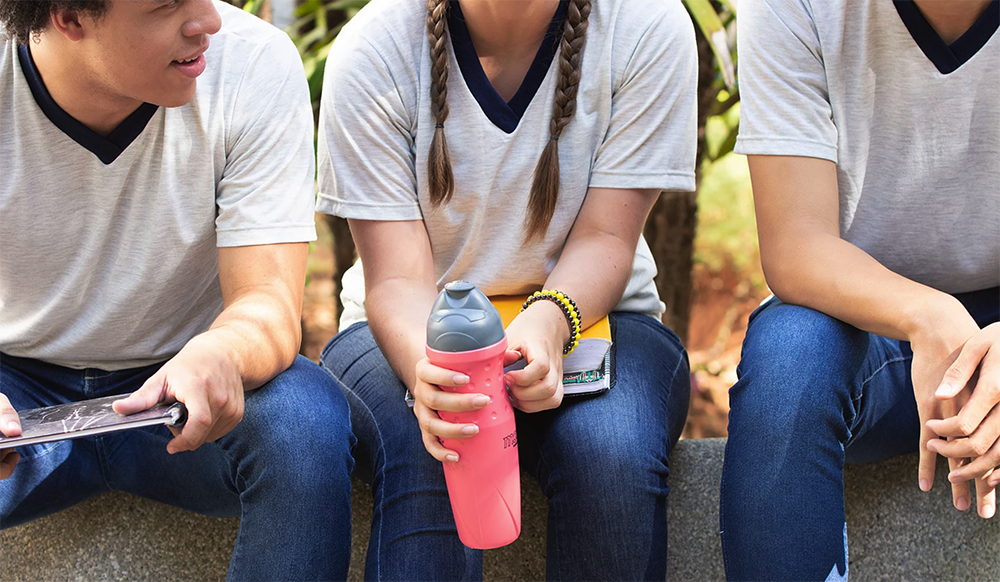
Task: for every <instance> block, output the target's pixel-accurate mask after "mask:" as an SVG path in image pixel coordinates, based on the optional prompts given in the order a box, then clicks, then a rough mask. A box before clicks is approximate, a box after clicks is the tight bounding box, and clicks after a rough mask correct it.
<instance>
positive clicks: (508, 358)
mask: <svg viewBox="0 0 1000 582" xmlns="http://www.w3.org/2000/svg"><path fill="white" fill-rule="evenodd" d="M520 359H521V352H519V351H517V350H507V351H506V352H505V353H504V355H503V365H504V367H505V368H506V367H507V366H509V365H511V364H513V363H514V362H516V361H518V360H520Z"/></svg>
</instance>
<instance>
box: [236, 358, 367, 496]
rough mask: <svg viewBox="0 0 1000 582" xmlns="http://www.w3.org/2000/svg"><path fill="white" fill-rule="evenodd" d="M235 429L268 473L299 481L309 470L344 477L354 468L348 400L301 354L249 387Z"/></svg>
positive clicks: (239, 437)
mask: <svg viewBox="0 0 1000 582" xmlns="http://www.w3.org/2000/svg"><path fill="white" fill-rule="evenodd" d="M232 434H233V436H234V437H236V438H238V439H240V440H241V441H242V442H244V443H245V445H244V446H243V447H242V448H243V450H244V451H245V452H246V453H247V454H252V455H254V456H256V457H258V458H259V459H260V460H262V461H263V462H264V463H265V464H266V466H267V467H268V469H267V470H266V472H267V473H268V474H272V475H275V476H281V477H280V478H284V479H286V480H287V481H288V482H289V483H290V484H291V483H294V484H295V485H294V486H296V487H297V486H300V485H305V484H306V483H307V482H308V476H310V475H316V476H320V477H323V478H328V477H329V476H330V475H338V476H341V477H343V480H346V479H347V476H348V475H350V472H351V470H352V469H353V460H352V458H351V455H350V449H351V447H352V446H353V444H354V440H355V439H354V435H353V434H352V432H351V419H350V412H349V409H348V406H347V401H346V400H345V398H344V396H343V394H342V393H341V391H340V389H339V388H338V387H337V383H336V382H335V381H334V380H333V379H332V378H331V377H330V376H329V375H328V374H327V373H325V372H324V371H323V370H322V369H321V368H320V367H319V366H317V365H316V364H314V363H312V362H310V361H309V360H307V359H306V358H304V357H302V356H299V357H298V358H297V359H296V360H295V362H294V363H293V364H292V366H291V367H290V368H289V369H287V370H285V371H284V372H282V373H281V374H279V375H278V376H276V377H275V378H273V379H272V380H271V381H270V382H268V383H267V384H265V385H264V386H262V387H260V388H259V389H257V390H254V391H252V392H248V393H247V400H246V407H245V411H244V414H243V420H242V421H241V422H240V424H239V425H238V426H237V429H236V430H234V431H233V433H232ZM241 456H242V455H241Z"/></svg>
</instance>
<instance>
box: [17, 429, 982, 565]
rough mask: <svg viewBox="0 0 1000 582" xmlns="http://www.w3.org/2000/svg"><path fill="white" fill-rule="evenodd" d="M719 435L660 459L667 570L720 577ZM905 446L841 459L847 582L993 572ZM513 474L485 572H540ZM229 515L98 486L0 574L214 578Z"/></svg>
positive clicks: (537, 518)
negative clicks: (876, 458)
mask: <svg viewBox="0 0 1000 582" xmlns="http://www.w3.org/2000/svg"><path fill="white" fill-rule="evenodd" d="M724 444H725V441H724V440H723V439H705V440H693V441H682V442H681V443H680V444H679V445H678V446H677V448H676V450H675V452H674V455H673V456H672V457H671V475H672V477H671V487H672V492H671V497H670V503H669V510H668V521H669V526H670V550H669V552H670V553H669V561H668V576H667V577H668V579H669V580H721V579H722V578H723V577H724V575H723V569H722V557H721V547H720V544H719V536H718V530H719V521H718V491H719V481H720V479H721V471H722V455H723V447H724ZM916 463H917V461H916V456H915V455H910V456H905V457H898V458H895V459H889V460H887V461H882V462H879V463H871V464H866V465H853V466H848V468H847V471H846V475H845V481H846V482H847V488H848V493H847V499H846V501H847V515H848V524H849V529H848V535H849V537H850V541H851V562H850V573H851V577H852V579H854V580H900V579H909V580H994V581H995V580H1000V559H998V556H1000V518H995V519H993V520H989V521H984V520H981V519H979V518H978V517H976V516H975V514H974V513H973V512H965V513H961V512H958V511H955V510H954V509H953V508H952V507H951V495H950V490H949V488H948V484H947V482H946V480H945V478H944V476H945V474H946V473H947V471H946V468H945V465H944V463H943V462H942V463H941V464H940V465H939V468H940V470H939V471H938V478H937V482H936V483H935V486H934V491H933V492H932V493H931V494H923V493H921V492H920V491H919V490H918V489H917V487H916V485H915V481H916ZM522 482H523V493H522V495H523V500H522V504H523V508H522V510H523V516H524V518H523V526H522V532H521V537H520V538H519V539H518V541H517V542H515V543H514V544H511V545H510V546H507V547H506V548H502V549H499V550H492V551H489V552H487V553H486V557H485V559H484V577H485V578H486V579H487V580H541V579H543V578H544V575H545V520H546V516H547V513H548V510H547V509H546V506H545V500H544V497H543V496H542V494H541V492H540V491H539V488H538V486H537V484H536V483H535V482H534V481H533V480H532V479H530V478H527V477H525V478H524V479H522ZM352 500H353V503H354V524H355V527H354V530H353V533H354V544H353V555H352V560H351V571H350V575H349V576H350V579H351V580H361V579H362V576H363V571H364V552H365V547H366V545H367V534H368V527H367V525H368V524H369V523H370V520H371V510H370V507H371V491H370V490H369V489H368V486H367V485H364V484H363V483H360V482H358V481H356V480H355V491H354V494H353V495H352ZM237 528H238V521H237V520H235V519H217V518H209V517H203V516H199V515H194V514H191V513H188V512H184V511H180V510H177V509H174V508H171V507H167V506H165V505H161V504H158V503H153V502H149V501H146V500H142V499H138V498H135V497H131V496H129V495H125V494H108V495H104V496H102V497H99V498H97V499H92V500H90V501H88V502H86V503H83V504H81V505H78V506H76V507H73V508H71V509H69V510H66V511H64V512H61V513H59V514H56V515H52V516H49V517H46V518H43V519H40V520H37V521H35V522H32V523H29V524H25V525H22V526H20V527H16V528H12V529H9V530H4V531H2V532H0V579H3V580H12V581H36V580H57V579H58V580H222V579H223V578H225V573H226V568H227V566H228V562H229V553H230V551H231V550H232V545H233V541H234V539H235V537H236V530H237Z"/></svg>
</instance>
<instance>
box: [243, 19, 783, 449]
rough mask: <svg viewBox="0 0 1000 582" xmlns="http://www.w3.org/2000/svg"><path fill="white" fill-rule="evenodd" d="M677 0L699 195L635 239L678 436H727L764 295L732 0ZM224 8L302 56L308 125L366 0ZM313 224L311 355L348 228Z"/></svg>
mask: <svg viewBox="0 0 1000 582" xmlns="http://www.w3.org/2000/svg"><path fill="white" fill-rule="evenodd" d="M400 1H408V2H419V1H420V0H400ZM595 1H600V0H595ZM663 1H671V0H663ZM683 1H684V4H685V6H686V7H687V9H688V11H689V13H690V14H691V16H692V20H693V22H694V23H695V30H696V38H697V43H698V56H699V70H698V149H697V160H696V162H697V166H696V169H697V172H696V178H697V185H698V188H697V191H696V192H694V193H685V192H667V193H664V194H663V195H662V196H661V197H660V199H659V200H658V201H657V204H656V206H655V207H654V209H653V211H652V212H651V213H650V217H649V220H648V221H647V223H646V227H645V230H644V234H645V236H646V239H647V242H649V244H650V248H651V249H652V251H653V254H654V257H655V258H656V261H657V266H658V269H659V272H660V274H659V276H658V277H657V286H658V288H659V291H660V296H661V298H662V299H663V301H664V303H665V304H666V306H667V311H666V313H665V314H664V317H663V320H664V323H666V324H667V325H668V326H670V327H671V329H673V330H674V331H675V332H677V334H678V335H679V336H680V337H682V338H684V339H685V344H686V345H687V347H688V352H689V356H690V359H691V369H692V380H693V386H692V404H691V414H690V416H689V421H688V427H687V428H686V429H685V436H686V437H688V438H694V437H703V436H722V435H725V426H726V418H727V415H728V410H729V406H728V394H727V391H728V388H729V386H731V385H732V383H733V382H735V380H736V372H735V368H736V364H737V363H738V361H739V347H740V343H741V342H742V338H743V334H744V332H745V328H746V320H747V317H748V316H749V314H750V312H751V311H752V310H753V308H754V307H756V305H757V304H758V303H759V302H760V300H761V299H763V298H764V297H765V296H766V295H767V293H768V291H767V288H766V286H765V284H764V279H763V275H762V273H761V269H760V261H759V257H758V251H757V232H756V226H755V221H754V215H753V198H752V196H751V192H750V181H749V172H748V170H747V166H746V159H745V158H744V157H743V156H737V155H735V154H733V153H732V152H733V147H734V145H735V143H736V135H737V133H738V130H739V91H738V89H737V86H738V85H737V77H738V74H737V64H738V59H737V54H736V42H735V39H736V14H737V6H738V5H737V2H736V1H735V0H683ZM234 2H235V3H236V4H237V5H240V6H242V7H243V9H244V10H246V11H248V12H251V13H253V14H257V15H258V16H261V17H262V18H265V19H267V20H271V21H273V22H274V23H275V24H277V25H280V26H282V27H284V28H285V29H286V31H287V32H288V33H289V35H290V36H291V38H292V40H293V42H294V43H295V45H296V47H297V48H298V50H299V53H300V54H301V56H302V63H303V66H304V68H305V72H306V76H307V78H308V82H309V90H310V94H311V97H312V102H313V111H314V113H315V114H316V115H317V119H318V111H319V100H320V94H321V91H322V87H323V73H324V70H325V68H326V63H327V59H328V57H329V54H330V48H331V46H332V44H333V41H334V40H335V39H336V37H337V34H338V33H339V32H340V30H341V29H342V28H343V26H344V25H345V24H346V23H347V22H348V21H349V20H350V19H351V18H352V17H353V16H354V15H355V14H357V12H358V11H359V10H360V9H361V8H362V7H364V5H365V4H367V3H368V0H245V1H244V0H234ZM317 224H318V226H319V230H320V240H319V241H318V244H316V245H315V246H314V248H313V252H312V253H311V257H310V273H311V278H310V284H309V286H308V288H307V294H306V306H305V310H304V316H303V317H304V319H303V331H304V338H305V339H304V342H303V353H305V354H306V355H308V356H310V357H312V358H313V359H315V358H317V357H318V355H319V351H320V350H321V349H322V347H323V346H324V345H325V344H326V342H327V341H328V340H329V339H330V337H332V335H333V334H334V333H336V331H337V319H338V316H339V313H340V276H341V275H342V274H343V270H344V269H346V268H347V267H348V266H350V264H351V263H352V262H353V260H354V245H353V241H352V240H351V238H350V231H349V229H348V228H347V224H346V221H344V220H342V219H339V218H334V217H329V216H325V215H323V216H317Z"/></svg>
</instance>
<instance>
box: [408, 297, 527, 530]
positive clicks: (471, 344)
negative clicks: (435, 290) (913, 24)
mask: <svg viewBox="0 0 1000 582" xmlns="http://www.w3.org/2000/svg"><path fill="white" fill-rule="evenodd" d="M506 351H507V335H506V334H505V333H504V328H503V322H502V321H501V320H500V314H499V313H498V312H497V310H496V308H495V307H493V304H492V303H490V300H489V299H487V298H486V296H485V295H483V293H482V291H480V290H479V289H476V286H475V285H473V284H472V283H469V282H467V281H452V282H451V283H448V284H447V285H445V287H444V290H443V291H441V293H440V294H439V295H438V297H437V300H436V301H435V302H434V306H433V307H432V308H431V315H430V317H429V318H428V320H427V358H428V359H429V360H430V361H431V363H432V364H434V365H436V366H439V367H442V368H445V369H448V370H454V371H456V372H461V373H463V374H465V375H467V376H468V377H469V383H468V384H466V385H465V386H459V387H449V386H442V387H441V388H442V389H443V390H448V391H449V392H464V393H478V394H485V395H487V396H489V397H490V399H491V402H490V403H489V404H487V405H486V406H485V407H484V408H481V409H480V410H476V411H473V412H459V413H454V412H445V411H440V412H439V413H438V415H439V416H440V417H441V418H442V419H443V420H446V421H448V422H458V423H469V422H472V423H475V424H476V425H478V426H479V433H478V434H476V435H474V436H472V437H469V438H466V439H442V441H443V443H444V446H445V447H447V448H449V449H451V450H453V451H455V452H457V453H458V459H459V460H458V462H457V463H448V462H446V463H444V476H445V480H446V481H447V483H448V496H449V497H450V498H451V509H452V512H453V513H454V514H455V525H456V526H457V527H458V537H459V539H461V540H462V543H463V544H465V545H466V546H469V547H470V548H475V549H480V550H488V549H491V548H499V547H500V546H505V545H507V544H509V543H511V542H512V541H514V540H516V539H517V536H518V535H519V534H520V533H521V481H520V471H519V469H518V464H517V429H516V427H515V425H514V410H513V408H511V405H510V401H509V400H508V399H507V389H506V387H505V386H504V381H503V357H504V353H505V352H506Z"/></svg>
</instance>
